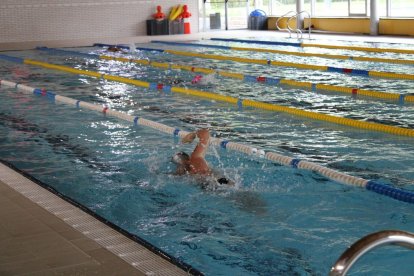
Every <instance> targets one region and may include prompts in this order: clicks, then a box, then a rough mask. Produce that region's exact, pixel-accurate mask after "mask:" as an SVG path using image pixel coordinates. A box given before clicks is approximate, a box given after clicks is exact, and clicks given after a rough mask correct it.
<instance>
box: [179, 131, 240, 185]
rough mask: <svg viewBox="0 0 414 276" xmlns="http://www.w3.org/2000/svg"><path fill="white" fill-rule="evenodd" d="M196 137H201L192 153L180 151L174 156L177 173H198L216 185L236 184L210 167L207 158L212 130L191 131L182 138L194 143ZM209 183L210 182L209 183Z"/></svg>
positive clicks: (184, 141) (186, 141) (184, 140)
mask: <svg viewBox="0 0 414 276" xmlns="http://www.w3.org/2000/svg"><path fill="white" fill-rule="evenodd" d="M196 138H198V139H199V141H198V143H197V145H196V147H195V149H194V151H193V152H192V153H191V155H188V154H187V153H185V152H178V153H176V154H175V155H174V156H173V157H172V162H173V163H175V164H176V165H177V170H176V174H177V175H185V174H190V175H198V176H202V177H204V179H203V180H205V181H207V182H214V183H213V184H214V186H215V187H216V186H218V185H223V184H225V185H230V186H234V184H235V183H234V181H232V180H230V179H228V178H226V177H222V176H217V174H216V173H215V172H214V171H213V170H212V169H211V168H210V167H209V165H208V164H207V161H206V159H205V156H206V153H207V149H208V145H209V141H210V132H209V131H208V129H199V130H197V131H195V132H191V133H189V134H187V135H186V136H184V137H183V138H182V142H183V143H192V142H193V141H194V140H195V139H196ZM207 184H209V183H207Z"/></svg>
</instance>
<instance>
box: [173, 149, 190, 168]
mask: <svg viewBox="0 0 414 276" xmlns="http://www.w3.org/2000/svg"><path fill="white" fill-rule="evenodd" d="M189 160H190V156H189V155H188V154H187V153H185V152H183V151H180V152H177V153H176V154H174V156H173V157H172V158H171V161H172V162H173V163H174V164H177V165H186V164H187V162H188V161H189Z"/></svg>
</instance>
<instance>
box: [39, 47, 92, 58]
mask: <svg viewBox="0 0 414 276" xmlns="http://www.w3.org/2000/svg"><path fill="white" fill-rule="evenodd" d="M36 50H39V51H47V52H51V53H53V54H55V53H56V54H64V53H68V54H72V55H75V56H81V57H87V58H96V59H99V58H100V56H99V55H96V54H88V53H82V52H77V51H70V50H64V51H63V50H59V49H53V48H48V47H36Z"/></svg>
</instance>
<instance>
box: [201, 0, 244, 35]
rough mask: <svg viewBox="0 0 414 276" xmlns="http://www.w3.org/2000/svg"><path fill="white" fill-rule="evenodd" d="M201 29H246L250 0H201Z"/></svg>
mask: <svg viewBox="0 0 414 276" xmlns="http://www.w3.org/2000/svg"><path fill="white" fill-rule="evenodd" d="M199 4H200V5H199V7H200V11H199V14H200V16H199V26H200V31H203V32H205V31H209V30H212V31H214V30H235V29H246V28H247V18H248V6H247V4H248V0H200V1H199Z"/></svg>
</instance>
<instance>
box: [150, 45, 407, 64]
mask: <svg viewBox="0 0 414 276" xmlns="http://www.w3.org/2000/svg"><path fill="white" fill-rule="evenodd" d="M151 42H152V43H161V44H167V45H175V46H187V47H204V48H216V49H222V50H229V51H244V52H246V51H249V52H258V53H272V54H281V55H290V56H300V57H320V58H329V59H341V60H354V61H369V62H384V63H398V64H414V59H395V58H394V59H392V58H374V57H359V56H347V55H332V54H318V53H303V52H292V51H283V50H276V49H262V48H246V47H235V46H218V45H211V44H199V43H197V44H196V43H187V42H170V41H161V40H152V41H151Z"/></svg>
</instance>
